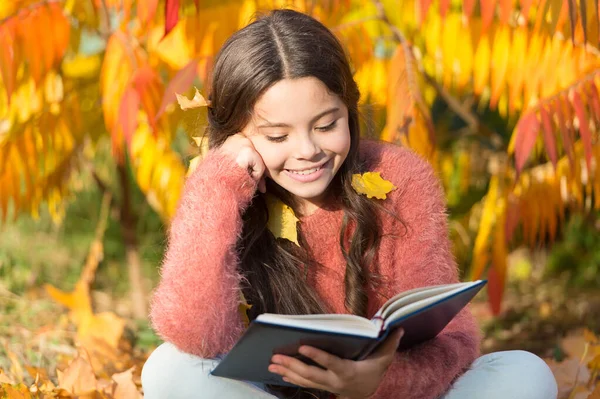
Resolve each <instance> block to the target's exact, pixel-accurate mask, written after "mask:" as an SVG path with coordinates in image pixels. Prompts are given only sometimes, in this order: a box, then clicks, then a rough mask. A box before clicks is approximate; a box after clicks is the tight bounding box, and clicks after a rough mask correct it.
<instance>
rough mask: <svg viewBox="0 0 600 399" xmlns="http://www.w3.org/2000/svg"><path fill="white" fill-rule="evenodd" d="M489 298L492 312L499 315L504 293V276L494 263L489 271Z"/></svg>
mask: <svg viewBox="0 0 600 399" xmlns="http://www.w3.org/2000/svg"><path fill="white" fill-rule="evenodd" d="M487 285H488V298H489V301H490V306H491V308H492V313H493V314H494V315H495V316H497V315H498V314H500V310H502V309H501V305H502V296H503V293H504V276H502V275H500V273H498V271H496V268H495V267H494V265H492V267H491V268H490V270H489V272H488V284H487Z"/></svg>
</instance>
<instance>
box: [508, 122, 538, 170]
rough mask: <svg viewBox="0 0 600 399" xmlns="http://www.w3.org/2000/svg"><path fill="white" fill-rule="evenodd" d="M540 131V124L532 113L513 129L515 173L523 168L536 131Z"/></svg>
mask: <svg viewBox="0 0 600 399" xmlns="http://www.w3.org/2000/svg"><path fill="white" fill-rule="evenodd" d="M539 130H540V123H539V121H538V119H537V116H536V114H535V113H533V112H528V113H526V114H525V115H523V116H522V117H521V119H520V120H519V122H518V123H517V126H516V127H515V132H514V133H513V134H516V135H517V137H516V143H515V163H516V168H517V173H521V171H522V170H523V166H525V162H526V161H527V158H529V154H530V153H531V150H533V147H534V146H535V141H536V139H537V134H538V131H539Z"/></svg>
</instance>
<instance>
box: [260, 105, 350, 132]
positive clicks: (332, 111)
mask: <svg viewBox="0 0 600 399" xmlns="http://www.w3.org/2000/svg"><path fill="white" fill-rule="evenodd" d="M339 110H340V109H339V108H338V107H334V108H331V109H328V110H327V111H323V112H321V113H320V114H319V115H317V116H315V117H314V118H312V120H311V121H310V124H311V125H312V124H313V123H315V122H316V121H318V120H319V119H321V118H322V117H324V116H325V115H327V114H333V113H334V112H337V111H339ZM259 118H261V119H262V120H264V121H266V122H267V123H264V124H262V125H259V126H258V128H259V129H260V128H263V127H291V126H290V125H288V124H287V123H273V122H269V121H268V120H266V119H265V118H263V117H260V116H259Z"/></svg>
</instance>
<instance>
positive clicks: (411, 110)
mask: <svg viewBox="0 0 600 399" xmlns="http://www.w3.org/2000/svg"><path fill="white" fill-rule="evenodd" d="M416 71H417V69H416V61H415V58H414V55H413V53H412V51H411V48H410V47H409V46H408V45H406V44H404V43H402V44H399V45H398V47H396V51H395V52H394V55H393V57H392V59H391V61H390V67H389V73H388V101H387V115H388V119H387V124H386V129H385V131H386V135H385V137H382V139H383V140H386V141H391V142H399V141H400V137H401V136H406V135H408V133H409V130H410V128H411V126H413V125H414V124H415V123H416V122H417V119H418V117H417V113H419V112H422V111H421V109H420V108H419V107H421V106H423V99H422V97H421V93H420V90H419V86H418V81H417V72H416ZM426 125H427V126H429V125H428V124H427V123H426ZM432 136H433V132H431V131H430V132H429V139H430V140H433V137H432Z"/></svg>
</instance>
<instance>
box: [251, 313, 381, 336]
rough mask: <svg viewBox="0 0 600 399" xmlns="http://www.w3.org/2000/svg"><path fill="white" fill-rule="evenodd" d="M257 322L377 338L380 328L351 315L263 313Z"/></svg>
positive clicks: (362, 318)
mask: <svg viewBox="0 0 600 399" xmlns="http://www.w3.org/2000/svg"><path fill="white" fill-rule="evenodd" d="M256 321H257V322H260V323H266V324H274V325H279V326H286V327H294V328H303V329H308V330H316V331H327V332H332V333H338V334H351V335H360V336H364V337H369V338H376V337H377V336H378V335H379V331H380V328H379V327H378V326H376V325H375V324H373V322H371V320H368V319H365V318H364V317H360V316H355V315H350V314H315V315H279V314H273V313H263V314H261V315H259V316H258V317H257V318H256Z"/></svg>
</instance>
